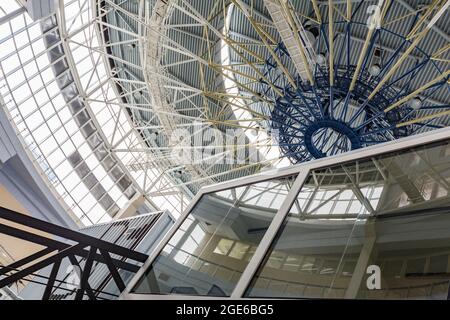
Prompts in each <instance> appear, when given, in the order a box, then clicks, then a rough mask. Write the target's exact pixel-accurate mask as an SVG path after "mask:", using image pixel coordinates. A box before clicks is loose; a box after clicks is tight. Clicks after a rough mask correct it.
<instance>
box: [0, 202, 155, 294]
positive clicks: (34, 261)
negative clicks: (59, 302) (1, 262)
mask: <svg viewBox="0 0 450 320" xmlns="http://www.w3.org/2000/svg"><path fill="white" fill-rule="evenodd" d="M6 222H9V224H6ZM30 228H31V229H33V230H30ZM28 230H30V231H28ZM35 230H36V231H37V232H33V231H35ZM42 232H45V233H46V234H48V235H49V236H52V237H53V238H58V240H55V239H52V238H50V237H47V236H43V235H40V234H38V233H42ZM0 233H2V234H5V235H8V236H11V237H14V238H18V239H21V240H25V241H28V242H31V243H34V244H37V245H40V246H44V247H45V248H44V249H42V250H40V251H38V252H35V253H33V254H31V255H29V256H27V257H25V258H22V259H20V260H18V261H15V262H13V263H11V264H9V265H7V266H0V288H3V287H5V286H10V285H12V284H14V283H16V282H18V281H30V282H35V283H39V284H42V285H45V290H44V293H43V295H42V299H43V300H49V299H51V296H52V292H53V291H54V289H55V288H59V289H61V288H60V284H61V283H62V282H63V281H61V280H58V279H57V275H58V271H59V269H60V266H61V262H62V260H63V259H69V261H70V263H71V264H72V265H73V266H77V267H78V268H79V269H80V270H81V275H80V284H79V286H78V289H76V294H75V300H82V299H83V298H84V296H85V295H87V297H88V298H89V299H90V300H96V299H97V298H98V295H99V293H103V292H99V291H98V290H94V289H92V288H91V286H90V284H89V277H90V275H91V273H92V270H93V264H94V262H97V263H102V264H105V265H106V266H107V268H108V270H109V272H110V274H111V276H112V279H113V281H114V283H115V284H116V286H117V288H118V289H119V291H120V292H122V291H123V290H125V283H124V281H123V279H122V277H121V275H120V274H119V270H120V269H121V270H125V271H128V272H132V273H136V272H137V271H138V270H139V269H140V266H141V265H142V264H143V263H144V262H145V261H146V260H147V258H148V256H147V255H146V254H143V253H140V252H137V251H133V250H131V249H128V248H124V247H121V246H118V245H116V244H113V243H110V242H106V241H103V240H100V239H97V238H94V237H91V236H89V235H86V234H83V233H81V232H77V231H74V230H70V229H67V228H64V227H61V226H58V225H55V224H52V223H48V222H45V221H42V220H39V219H36V218H32V217H30V216H27V215H24V214H21V213H18V212H15V211H12V210H9V209H6V208H3V207H0ZM77 257H78V258H81V260H78V259H77ZM81 261H84V263H80V262H81ZM51 265H52V269H51V272H50V275H49V276H48V277H45V276H39V275H37V274H36V272H38V271H40V270H42V269H43V268H46V267H48V266H51ZM30 276H34V277H35V278H41V279H42V278H43V279H45V281H46V282H44V283H42V282H36V281H34V280H28V279H26V278H27V277H30ZM106 294H107V293H106Z"/></svg>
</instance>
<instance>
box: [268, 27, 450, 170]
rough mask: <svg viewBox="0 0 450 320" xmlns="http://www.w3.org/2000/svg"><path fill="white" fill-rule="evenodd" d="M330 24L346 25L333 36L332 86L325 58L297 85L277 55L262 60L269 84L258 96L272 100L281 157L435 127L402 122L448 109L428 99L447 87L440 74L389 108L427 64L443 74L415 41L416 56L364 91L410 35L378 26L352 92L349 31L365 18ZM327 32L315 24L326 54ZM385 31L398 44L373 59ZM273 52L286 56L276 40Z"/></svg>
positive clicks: (327, 152)
mask: <svg viewBox="0 0 450 320" xmlns="http://www.w3.org/2000/svg"><path fill="white" fill-rule="evenodd" d="M335 23H336V24H340V23H341V24H345V28H344V30H347V31H346V32H344V33H341V34H339V35H338V36H340V37H343V39H342V41H340V42H339V44H340V46H339V48H338V50H337V52H335V56H334V79H335V80H334V85H333V86H330V80H329V79H330V74H329V72H330V71H329V67H328V66H327V64H326V63H322V64H321V63H316V64H315V66H314V70H312V71H313V77H314V84H313V85H311V84H310V83H309V82H306V81H304V80H302V79H301V77H300V76H298V75H297V76H296V77H295V80H296V82H297V87H296V88H294V87H293V86H292V85H291V84H290V83H289V82H288V81H287V79H286V78H285V75H284V74H283V72H280V70H279V69H280V68H278V67H279V66H277V63H276V61H275V59H273V58H272V57H270V58H269V59H267V60H266V63H265V65H264V75H265V77H266V79H268V80H269V81H271V83H270V84H268V83H265V82H264V81H263V80H260V82H261V84H262V86H261V87H262V88H263V89H262V91H261V92H260V95H261V96H264V97H266V98H268V99H270V100H271V101H273V109H272V111H271V119H270V122H269V123H270V127H271V128H270V130H271V131H273V132H277V133H278V134H277V139H278V141H277V142H278V145H279V147H280V149H281V152H282V154H283V155H284V156H286V157H288V158H289V159H290V161H291V162H292V163H299V162H304V161H308V160H311V159H316V158H322V157H326V156H331V155H335V154H338V153H342V152H346V151H350V150H354V149H358V148H361V147H365V146H370V145H373V144H377V143H382V142H387V141H390V140H393V139H397V138H401V137H405V136H408V135H411V134H414V133H416V132H417V131H418V130H419V129H420V128H422V127H424V126H425V127H429V128H438V127H441V125H439V124H436V123H435V122H433V120H434V119H428V120H424V121H422V122H414V123H411V124H408V121H410V120H412V119H414V118H417V116H418V115H419V114H420V112H421V111H423V110H427V109H431V108H436V109H448V108H450V106H449V105H448V104H447V105H438V106H436V105H433V104H432V103H430V102H428V101H427V99H428V97H429V96H430V95H432V94H433V92H435V91H436V90H441V89H443V90H449V92H450V88H449V84H448V83H447V79H446V78H444V79H443V80H442V81H439V82H437V83H435V84H433V85H432V86H430V87H429V88H427V89H426V90H424V91H423V92H421V97H420V98H419V97H415V98H414V99H411V101H408V103H403V104H401V105H399V106H396V107H395V108H390V106H392V105H393V104H394V103H396V102H397V101H399V100H401V99H402V98H404V97H406V96H408V95H409V94H410V93H411V92H412V91H413V89H411V88H410V86H409V84H408V83H409V82H410V81H411V79H413V77H414V76H415V75H417V74H418V73H419V72H424V70H430V68H431V69H432V70H434V72H436V73H437V74H442V73H443V71H442V70H441V69H440V68H439V67H438V65H437V64H436V63H435V61H433V60H432V59H431V56H430V55H429V54H427V53H426V52H424V51H423V50H421V49H420V48H418V47H417V48H416V49H415V51H414V52H416V53H417V56H420V57H422V58H421V59H419V60H417V61H416V63H415V65H414V66H413V67H405V68H402V69H401V70H399V72H397V73H396V74H395V78H391V79H390V81H388V82H386V83H385V84H384V86H383V87H382V88H381V89H380V90H378V91H377V92H376V94H374V95H373V96H372V97H370V96H371V94H372V93H373V92H374V90H375V88H376V86H377V85H378V83H379V82H380V79H382V78H383V77H384V76H385V75H386V73H387V72H388V71H389V70H390V68H391V67H392V65H393V64H394V63H395V61H396V59H397V58H398V57H399V55H400V54H401V51H402V50H404V48H405V47H407V46H408V45H409V44H410V43H411V41H410V40H407V39H406V38H405V37H403V36H401V35H398V34H394V33H393V32H391V31H389V30H387V29H383V28H380V29H377V30H376V31H375V32H374V33H373V36H372V38H371V39H370V44H369V47H368V50H367V52H366V56H365V57H364V60H363V63H362V65H361V66H360V70H359V72H358V75H357V78H356V82H355V84H354V86H353V90H350V87H351V82H352V79H353V77H354V73H355V72H357V71H356V66H355V63H354V61H353V62H352V61H351V59H350V58H349V57H350V55H351V54H350V51H351V49H352V48H351V43H352V42H351V41H350V40H349V39H350V30H351V28H353V27H356V25H359V26H362V25H363V24H361V23H356V22H351V21H350V22H348V21H341V22H335ZM326 30H328V27H327V23H323V24H322V25H320V26H318V27H317V29H316V34H317V43H316V52H320V50H321V49H322V50H323V48H325V53H323V54H321V55H323V56H324V55H326V54H328V53H327V52H326V50H328V46H329V45H328V42H327V41H328V34H327V31H326ZM387 36H389V37H391V38H392V37H394V38H395V39H397V40H398V43H399V46H398V48H397V49H396V50H394V51H393V52H391V53H390V54H389V55H386V56H385V57H384V59H383V60H382V61H377V62H376V63H374V58H373V57H374V55H375V56H376V55H377V52H376V51H377V50H379V49H378V48H377V45H378V43H380V42H382V40H383V38H384V37H387ZM335 41H336V40H335ZM275 52H276V53H277V55H278V57H279V59H278V60H280V61H287V60H288V59H290V57H289V53H288V52H287V50H286V48H285V47H284V45H283V43H280V44H279V45H278V46H277V48H276V49H275ZM323 56H322V58H323ZM322 60H325V61H326V59H322ZM405 83H406V84H405ZM275 90H277V91H281V92H282V93H283V96H281V97H280V95H279V94H278V95H277V94H276V92H275ZM369 97H370V98H369Z"/></svg>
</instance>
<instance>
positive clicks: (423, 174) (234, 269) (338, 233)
mask: <svg viewBox="0 0 450 320" xmlns="http://www.w3.org/2000/svg"><path fill="white" fill-rule="evenodd" d="M312 167H314V165H312ZM299 168H301V166H300V167H299ZM299 172H301V170H300V169H299ZM294 178H295V175H294V176H291V177H289V178H280V177H277V178H273V180H269V181H263V182H258V183H255V184H253V185H247V186H245V185H243V186H242V185H241V186H234V187H233V188H230V189H227V190H221V191H217V192H213V193H208V194H204V195H203V196H202V197H201V198H200V200H199V201H198V202H197V204H196V205H195V206H194V207H193V209H192V210H191V212H190V213H189V215H188V216H187V218H186V219H185V220H184V222H183V224H182V225H181V227H180V228H179V229H178V231H176V232H175V233H174V235H173V236H172V237H171V239H170V241H169V242H168V243H167V245H165V246H164V248H163V249H162V251H161V252H160V254H159V255H158V256H157V257H156V258H155V259H154V260H153V262H152V264H151V265H150V267H149V269H147V271H146V273H145V275H144V276H143V277H142V278H141V279H140V280H139V281H138V282H137V284H136V285H135V286H134V288H133V290H132V291H131V293H135V294H181V295H209V296H232V294H233V292H234V291H233V290H234V289H235V288H236V287H237V285H239V286H245V288H246V289H245V288H244V291H243V292H244V294H243V295H244V296H245V297H250V298H266V297H267V298H362V299H373V298H375V299H380V298H381V299H398V298H407V299H446V298H447V295H448V290H449V283H450V273H449V271H450V269H449V268H450V263H449V261H450V233H449V231H448V230H449V229H450V228H449V224H450V218H448V212H449V210H450V209H449V208H450V207H449V190H450V189H449V188H450V142H449V141H444V142H442V141H440V142H435V143H432V144H429V145H427V146H418V147H414V148H409V149H404V150H402V151H396V152H391V153H388V154H382V155H376V156H370V157H367V158H363V159H358V160H354V161H350V162H349V161H347V162H343V163H339V162H335V163H334V164H333V165H331V166H326V167H319V168H310V170H309V172H308V173H307V175H306V178H305V179H304V181H303V185H302V186H301V188H299V190H295V189H294V188H292V189H291V186H292V181H293V180H294ZM261 179H262V178H261ZM244 181H245V180H244ZM288 191H291V192H294V193H296V194H297V195H296V196H294V200H292V199H291V200H289V199H288V197H287V194H288ZM274 195H277V197H274ZM284 201H289V202H290V204H289V205H291V203H292V205H291V206H290V209H289V210H288V212H287V213H286V212H285V213H283V212H281V211H278V210H279V209H280V207H281V205H282V203H283V202H284ZM288 208H289V207H288ZM277 211H278V212H277ZM277 214H285V215H286V216H285V217H284V218H283V219H282V220H281V221H282V222H281V223H280V225H279V228H278V231H277V232H276V235H275V237H274V240H273V241H272V243H271V245H270V246H269V247H268V249H267V250H266V253H265V254H264V255H261V257H258V256H255V255H254V254H255V251H256V250H257V248H258V245H259V244H260V243H261V239H262V238H263V237H264V236H267V234H266V231H267V229H268V226H269V224H270V223H271V222H272V221H273V217H274V216H276V215H277ZM252 258H254V259H253V260H252ZM255 259H256V260H257V261H256V262H257V267H256V268H255V271H256V272H255V273H254V275H253V276H250V277H248V273H247V274H246V278H245V279H244V277H242V274H243V272H244V270H245V269H246V268H253V267H254V266H251V264H250V263H249V261H250V260H252V263H253V264H254V263H255ZM174 262H175V263H174ZM373 266H375V267H376V268H379V270H380V276H381V280H380V289H376V288H375V290H372V289H373V287H370V285H369V284H368V281H372V280H370V279H369V276H370V273H368V270H372V269H371V268H372V267H373Z"/></svg>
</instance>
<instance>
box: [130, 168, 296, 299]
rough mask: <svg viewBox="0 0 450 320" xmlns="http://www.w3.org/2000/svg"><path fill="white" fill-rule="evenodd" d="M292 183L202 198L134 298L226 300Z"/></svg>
mask: <svg viewBox="0 0 450 320" xmlns="http://www.w3.org/2000/svg"><path fill="white" fill-rule="evenodd" d="M294 179H295V177H293V176H290V177H285V178H277V179H273V180H270V181H266V182H260V183H256V184H252V185H247V186H241V187H238V188H233V189H229V190H225V191H220V192H215V193H210V194H206V195H203V196H202V198H201V199H200V200H199V202H198V203H197V204H196V206H195V207H194V208H193V209H192V211H191V213H190V214H189V215H188V217H187V218H186V219H185V221H184V222H183V224H182V225H181V226H180V228H179V230H177V232H176V233H175V234H174V235H173V236H172V238H171V239H170V241H169V243H168V244H167V245H166V246H165V247H164V249H163V250H162V252H161V253H160V254H159V256H158V257H157V258H156V259H155V261H154V262H153V264H152V265H151V266H150V268H149V269H148V270H147V272H146V273H145V275H144V277H143V278H142V279H141V280H140V281H139V282H138V284H137V285H136V286H135V288H134V290H133V292H134V293H147V294H148V293H154V294H187V295H209V296H230V295H231V293H232V291H233V289H234V287H235V286H236V283H237V282H238V280H239V278H240V277H241V274H242V272H243V271H244V269H245V268H246V266H247V265H248V262H249V261H250V259H251V257H252V256H253V254H254V252H255V250H256V247H257V246H258V244H259V243H260V241H261V239H262V238H263V236H264V234H265V232H266V230H267V228H268V227H269V225H270V223H271V222H272V219H273V217H274V216H275V215H276V213H277V211H278V209H279V208H280V206H281V204H282V203H283V201H284V199H285V198H286V195H287V194H288V192H289V190H290V188H291V185H292V183H293V181H294Z"/></svg>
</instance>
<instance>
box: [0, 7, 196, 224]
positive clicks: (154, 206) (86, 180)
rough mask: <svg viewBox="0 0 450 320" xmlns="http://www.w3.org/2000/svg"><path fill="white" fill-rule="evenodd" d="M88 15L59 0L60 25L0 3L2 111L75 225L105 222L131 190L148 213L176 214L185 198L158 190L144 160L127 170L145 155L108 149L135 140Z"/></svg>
mask: <svg viewBox="0 0 450 320" xmlns="http://www.w3.org/2000/svg"><path fill="white" fill-rule="evenodd" d="M92 12H93V8H92V7H91V1H77V0H75V1H73V0H72V1H64V8H63V10H62V12H61V16H62V17H64V21H57V17H56V16H55V15H52V16H49V17H47V18H44V19H42V20H41V21H32V19H31V18H30V17H29V15H28V14H27V13H26V12H24V11H23V10H22V9H21V6H20V5H19V4H18V3H17V2H16V1H3V2H2V4H0V21H1V22H0V61H1V63H0V70H1V71H0V94H1V96H2V98H3V101H4V104H5V107H6V108H5V109H6V110H7V112H8V113H9V116H10V117H11V119H12V122H13V123H14V124H15V126H16V129H17V132H18V134H19V135H20V136H21V138H22V139H23V144H24V147H25V148H26V149H27V150H28V151H29V155H30V157H31V159H32V160H33V162H34V164H35V165H36V168H38V169H39V171H41V173H42V176H43V177H44V179H45V180H47V182H48V184H49V186H50V187H51V188H52V189H53V190H54V191H55V192H56V194H57V197H58V199H60V200H61V202H62V203H63V204H64V205H65V207H66V208H67V209H68V211H69V212H70V213H73V214H74V216H76V220H77V222H78V223H80V224H81V225H91V224H95V223H99V222H106V221H110V220H111V218H112V216H114V215H115V214H117V213H118V212H119V210H120V209H121V208H124V207H126V206H127V203H128V202H129V201H130V200H132V199H133V196H135V195H136V194H138V193H140V194H152V196H151V200H148V199H147V200H148V201H147V202H148V203H147V206H148V208H149V209H150V210H159V209H168V210H170V212H172V213H173V214H174V215H177V214H179V213H180V212H181V210H182V209H183V207H184V206H185V205H186V204H187V201H188V200H189V199H186V198H185V197H184V198H183V195H181V193H179V192H177V190H174V191H173V192H167V193H165V194H163V193H160V192H158V190H159V189H160V187H161V186H164V187H165V188H170V186H171V185H172V182H171V181H169V180H168V179H167V177H166V176H165V175H164V174H163V172H160V170H159V169H158V167H157V166H154V165H152V163H151V162H150V160H149V161H148V163H147V165H146V167H145V170H144V169H142V168H135V170H130V165H132V164H133V163H137V162H138V160H141V159H142V158H147V155H146V154H145V153H130V152H123V153H120V154H118V153H114V154H112V153H111V152H109V150H110V149H111V148H112V147H113V146H114V147H115V148H119V149H129V148H130V147H132V146H134V147H136V146H138V145H140V144H141V143H142V142H141V141H140V136H139V135H138V134H137V132H136V131H135V130H133V128H132V126H131V124H130V123H131V122H130V121H131V120H130V118H129V116H128V114H127V113H126V112H124V110H123V109H122V107H121V105H120V100H119V98H120V97H118V93H117V92H116V91H115V86H114V85H113V83H112V80H111V79H110V78H109V77H108V74H110V73H109V71H108V70H107V68H108V66H107V65H106V64H105V61H104V57H103V55H102V54H101V53H99V52H97V51H95V50H92V48H99V46H100V45H99V41H98V30H97V29H96V28H95V25H94V24H93V17H92ZM62 35H63V36H62ZM61 36H62V38H64V39H65V40H64V41H61V40H60V39H61ZM97 50H98V49H97ZM69 86H73V87H74V88H75V90H72V94H71V95H69V94H68V92H67V90H66V89H67V88H69ZM69 89H70V88H69ZM78 101H81V102H82V103H79V104H78V106H80V108H79V110H75V109H74V104H75V103H78ZM2 104H3V103H2ZM99 128H101V130H100V129H99ZM88 129H89V130H93V131H92V133H91V132H90V131H89V130H88ZM95 139H97V140H95ZM93 140H95V141H97V143H94V142H93ZM139 163H142V161H140V162H139ZM127 182H128V183H127Z"/></svg>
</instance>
